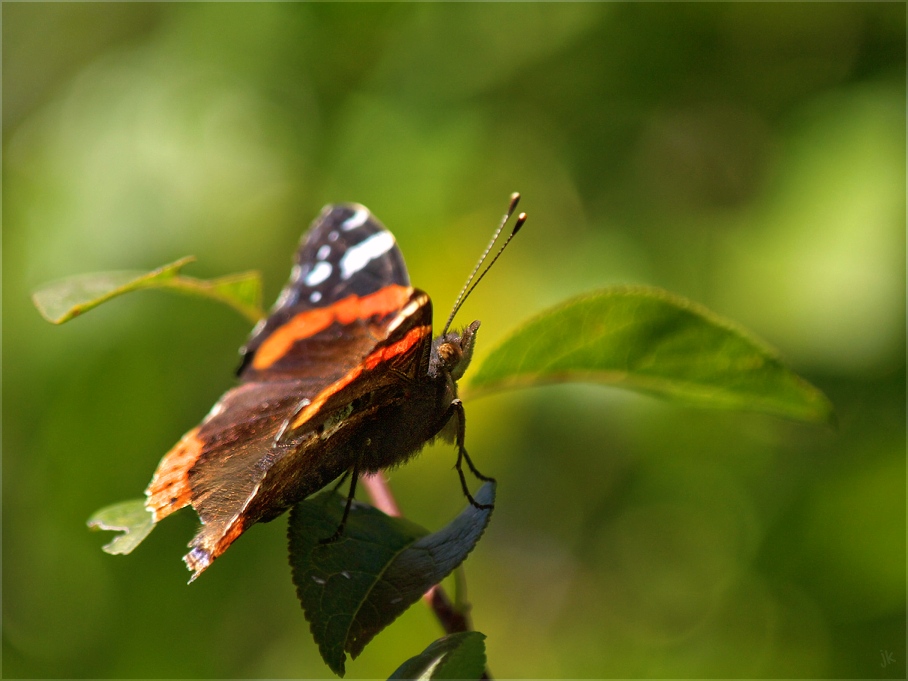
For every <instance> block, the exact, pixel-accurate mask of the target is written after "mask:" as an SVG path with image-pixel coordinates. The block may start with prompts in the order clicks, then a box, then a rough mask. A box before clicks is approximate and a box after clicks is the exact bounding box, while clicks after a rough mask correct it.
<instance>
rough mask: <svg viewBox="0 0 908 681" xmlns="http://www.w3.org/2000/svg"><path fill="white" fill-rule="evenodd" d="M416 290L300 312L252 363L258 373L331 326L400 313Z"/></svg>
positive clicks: (388, 290) (399, 289)
mask: <svg viewBox="0 0 908 681" xmlns="http://www.w3.org/2000/svg"><path fill="white" fill-rule="evenodd" d="M412 293H413V289H412V288H410V287H409V286H398V285H396V284H392V285H390V286H385V287H384V288H382V289H379V290H378V291H376V292H375V293H372V294H369V295H368V296H363V297H362V298H360V297H359V296H347V297H346V298H344V299H342V300H339V301H337V302H336V303H334V304H333V305H329V306H328V307H318V308H315V309H312V310H306V311H305V312H300V313H299V314H298V315H296V316H294V317H292V318H291V319H290V320H289V321H288V322H287V323H286V324H284V325H283V326H280V327H278V328H277V329H275V331H274V332H273V333H272V334H271V335H270V336H268V338H266V339H265V341H264V342H263V343H262V344H261V346H259V349H258V350H257V351H256V353H255V357H254V358H253V360H252V366H253V367H254V368H256V369H267V368H268V367H270V366H271V365H272V364H274V363H275V362H277V361H278V360H280V358H281V357H283V356H284V355H286V354H287V353H288V352H289V351H290V348H291V347H293V344H294V343H296V342H297V341H300V340H303V339H305V338H311V337H312V336H314V335H315V334H317V333H319V332H321V331H324V330H325V329H327V328H328V327H329V326H331V324H333V323H334V322H337V323H339V324H351V323H353V322H355V321H356V320H358V319H367V318H369V317H372V316H375V315H381V316H384V315H388V314H391V313H393V312H396V311H398V310H400V309H401V308H402V307H403V306H404V305H405V304H406V303H407V301H408V300H409V299H410V295H411V294H412Z"/></svg>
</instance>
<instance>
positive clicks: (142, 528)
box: [88, 498, 155, 554]
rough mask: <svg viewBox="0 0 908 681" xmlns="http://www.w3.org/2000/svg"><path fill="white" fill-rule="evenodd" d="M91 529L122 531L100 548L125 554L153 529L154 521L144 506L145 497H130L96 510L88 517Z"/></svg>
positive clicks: (108, 551)
mask: <svg viewBox="0 0 908 681" xmlns="http://www.w3.org/2000/svg"><path fill="white" fill-rule="evenodd" d="M88 526H89V527H90V528H91V529H93V530H112V531H114V532H122V533H123V534H120V535H117V536H116V537H114V538H113V540H112V541H111V542H110V543H109V544H105V545H104V546H103V547H102V548H103V549H104V550H105V551H106V552H107V553H113V554H126V553H130V552H132V550H133V549H134V548H136V547H137V546H138V545H139V544H141V543H142V540H144V539H145V537H147V536H148V534H149V533H150V532H151V531H152V530H153V529H154V526H155V522H154V519H153V518H152V516H151V513H149V512H148V510H147V509H146V508H145V499H144V498H143V499H130V500H129V501H122V502H120V503H119V504H113V505H112V506H107V507H105V508H102V509H101V510H100V511H97V512H96V513H95V514H94V515H93V516H92V517H91V518H89V519H88Z"/></svg>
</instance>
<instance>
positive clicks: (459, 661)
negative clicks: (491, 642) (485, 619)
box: [388, 631, 486, 679]
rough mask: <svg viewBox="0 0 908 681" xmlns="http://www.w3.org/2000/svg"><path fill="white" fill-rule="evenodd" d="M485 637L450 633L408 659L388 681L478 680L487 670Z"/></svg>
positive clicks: (469, 633) (473, 633)
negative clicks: (405, 680) (414, 680)
mask: <svg viewBox="0 0 908 681" xmlns="http://www.w3.org/2000/svg"><path fill="white" fill-rule="evenodd" d="M485 638H486V636H485V634H481V633H480V632H478V631H462V632H459V633H457V634H449V635H448V636H444V637H442V638H440V639H438V640H437V641H435V642H434V643H431V644H430V645H429V647H428V648H426V649H425V650H424V651H422V652H421V653H420V654H419V655H417V656H416V657H411V658H410V659H409V660H407V661H406V662H404V663H403V664H402V665H400V667H398V668H397V670H396V671H395V672H394V673H393V674H391V676H390V677H388V678H389V679H478V678H480V677H482V674H483V672H484V671H485V668H486V645H485V643H484V641H485Z"/></svg>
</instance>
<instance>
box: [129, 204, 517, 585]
mask: <svg viewBox="0 0 908 681" xmlns="http://www.w3.org/2000/svg"><path fill="white" fill-rule="evenodd" d="M518 200H519V195H518V194H514V195H512V197H511V203H510V205H509V208H508V211H507V214H506V215H505V217H504V219H503V220H502V222H501V225H500V226H499V228H498V230H497V231H496V233H495V237H494V238H493V239H492V242H491V243H490V244H489V247H488V248H487V249H486V252H485V253H484V254H483V257H482V258H481V259H480V261H479V263H478V264H477V266H476V268H475V269H474V270H473V273H472V274H471V275H470V278H469V279H468V281H467V284H466V285H465V286H464V289H463V290H462V291H461V295H460V296H459V297H458V299H457V302H456V303H455V305H454V308H453V310H452V312H451V315H450V317H449V318H448V323H447V324H446V325H445V328H444V330H443V331H442V333H441V334H439V335H438V336H437V337H435V338H433V334H432V301H431V299H430V298H429V296H428V295H427V294H426V293H425V292H423V291H421V290H419V289H417V288H414V287H412V286H411V285H410V280H409V275H408V273H407V268H406V265H405V264H404V259H403V255H402V254H401V252H400V249H399V248H398V246H397V243H396V241H395V239H394V236H393V235H392V234H391V232H390V231H388V230H387V229H386V228H385V227H384V226H383V225H382V224H381V223H380V222H379V221H378V220H377V219H376V218H375V216H374V215H372V213H371V212H370V211H369V210H368V209H367V208H365V207H364V206H362V205H359V204H337V205H329V206H326V207H325V208H324V209H323V210H322V212H321V214H320V215H319V216H318V217H317V218H316V219H315V221H314V222H313V223H312V225H311V227H310V228H309V230H308V232H307V233H306V234H305V235H304V237H303V240H302V242H301V244H300V247H299V249H298V250H297V253H296V258H295V264H294V265H293V268H292V271H291V273H290V280H289V281H288V283H287V284H286V285H285V286H284V288H283V290H282V291H281V293H280V295H279V297H278V299H277V301H276V302H275V304H274V306H273V307H272V309H271V312H270V314H269V316H268V317H267V318H266V319H264V320H263V321H261V322H259V323H258V324H257V325H256V327H255V328H254V329H253V330H252V333H251V335H250V337H249V340H248V341H247V343H246V344H245V345H244V346H243V347H242V348H241V350H240V352H241V354H242V357H243V359H242V363H241V365H240V367H239V369H238V371H237V374H238V377H239V385H237V386H236V387H234V388H232V389H230V390H228V391H227V392H226V393H225V394H224V395H223V396H222V397H221V398H220V399H219V400H218V401H217V403H216V404H215V405H214V407H213V408H212V409H211V411H210V412H209V413H208V415H207V416H206V417H205V418H204V419H203V420H202V422H201V423H200V424H199V425H198V426H196V427H195V428H193V429H192V430H190V431H189V432H188V433H186V434H185V435H184V436H183V437H182V439H181V440H180V441H179V442H178V443H177V444H176V445H175V446H174V447H173V448H172V449H171V450H170V451H169V452H168V453H167V454H166V455H165V456H164V458H163V459H162V460H161V462H160V464H159V465H158V467H157V470H156V471H155V473H154V476H153V477H152V480H151V483H150V484H149V485H148V488H147V490H146V502H145V506H146V508H147V509H148V511H149V512H150V513H151V514H152V517H153V519H154V521H155V522H158V521H159V520H161V519H163V518H165V517H167V516H168V515H170V514H171V513H173V512H174V511H177V510H179V509H181V508H183V507H185V506H192V508H193V509H194V510H195V511H196V513H197V514H198V516H199V518H200V519H201V522H202V526H201V528H200V529H199V531H198V533H197V534H196V535H195V537H194V538H193V539H192V541H191V542H190V544H189V547H190V551H189V553H188V554H186V556H185V557H184V558H183V560H184V561H185V562H186V565H187V567H188V568H189V569H190V570H192V572H193V575H192V578H191V579H190V582H191V581H193V580H195V579H196V578H197V577H198V576H199V575H200V574H201V573H202V572H203V571H204V570H205V569H206V568H208V567H209V566H210V565H211V563H212V562H213V561H214V560H215V559H216V558H217V557H218V556H220V555H221V554H223V553H224V551H226V550H227V548H228V547H229V546H230V545H231V544H232V543H233V542H234V541H235V540H236V539H237V538H238V537H239V536H240V535H241V534H242V533H243V532H245V531H246V530H247V529H248V528H249V527H250V526H252V525H253V524H255V523H257V522H267V521H269V520H272V519H274V518H276V517H277V516H279V515H281V514H282V513H283V512H284V511H286V510H287V509H289V508H290V507H291V506H293V505H294V504H296V503H298V502H299V501H301V500H303V499H305V498H306V497H308V496H309V495H311V494H313V493H314V492H317V491H318V490H320V489H322V488H323V487H325V486H326V485H327V484H328V483H330V482H331V481H333V480H335V479H337V478H339V477H341V476H343V475H345V474H346V475H350V476H351V485H350V492H349V494H348V501H347V506H346V508H345V511H344V516H343V518H344V519H343V520H342V521H341V524H340V526H339V527H338V530H337V532H336V533H335V535H334V536H333V537H329V538H325V541H331V540H334V539H336V538H337V537H339V536H341V534H342V532H343V529H344V524H345V522H346V519H347V514H348V513H349V510H350V504H351V501H352V499H353V495H354V492H355V487H356V481H357V479H358V477H359V475H360V474H364V473H374V472H377V471H380V470H383V469H386V468H389V467H393V466H396V465H398V464H401V463H403V462H405V461H407V460H408V459H409V458H411V457H413V456H414V455H416V454H417V453H418V452H419V451H420V450H421V449H422V448H423V446H425V445H426V444H427V443H429V442H431V441H433V440H435V439H436V438H437V437H442V438H444V439H446V440H448V441H452V442H453V443H454V444H455V446H456V448H457V464H456V469H457V472H458V475H459V477H460V483H461V486H462V489H463V491H464V494H465V495H466V496H467V498H468V500H469V501H470V503H472V504H473V505H474V506H480V505H479V504H477V502H476V501H475V500H474V499H473V497H472V495H471V494H470V491H469V488H468V486H467V482H466V478H465V476H464V472H463V468H462V465H463V463H464V462H466V464H467V466H468V468H469V469H470V471H471V472H472V473H473V475H475V476H476V477H477V478H478V479H480V480H491V479H492V478H487V477H485V476H484V475H482V474H481V473H480V472H479V471H478V470H477V469H476V467H475V466H474V465H473V463H472V461H471V459H470V457H469V455H468V454H467V451H466V448H465V446H464V438H465V425H466V419H465V415H464V408H463V404H462V403H461V401H460V399H459V398H458V396H457V381H458V380H459V379H460V378H461V377H462V376H463V374H464V372H465V371H466V369H467V367H468V366H469V364H470V360H471V358H472V356H473V348H474V345H475V342H476V333H477V330H478V329H479V322H478V321H474V322H473V323H472V324H469V325H468V326H466V327H465V328H463V329H462V330H461V331H459V332H458V331H449V327H450V325H451V322H452V321H453V318H454V315H455V314H456V312H457V310H458V309H459V308H460V306H461V305H462V304H463V301H464V300H465V299H466V297H467V296H468V295H469V293H470V292H471V291H472V288H473V287H475V285H476V284H477V283H479V280H480V279H482V277H483V276H484V275H485V273H486V272H487V271H488V268H489V267H491V265H492V264H493V263H494V262H495V260H496V259H497V257H498V255H500V254H501V252H502V251H503V250H504V246H506V245H507V243H508V242H510V239H511V238H513V236H514V235H515V234H516V233H517V231H518V230H519V229H520V226H522V224H523V222H524V221H525V220H526V214H525V213H521V214H520V215H519V216H518V218H517V221H516V225H515V227H514V228H513V230H512V232H511V235H510V236H509V237H508V239H507V240H506V241H505V243H504V246H502V247H501V250H499V251H498V254H497V255H496V256H495V258H493V260H492V262H491V263H490V264H489V265H488V267H486V269H485V270H484V271H483V272H482V274H481V275H479V277H478V278H476V273H477V272H478V271H479V268H480V266H481V265H482V263H483V261H484V260H485V259H486V256H487V255H488V254H489V252H490V251H491V249H492V246H493V245H494V243H495V242H496V240H497V238H498V236H499V234H500V233H501V230H502V229H503V228H504V226H505V224H506V223H507V221H508V220H509V219H510V217H511V215H512V214H513V212H514V209H515V208H516V206H517V201H518ZM471 282H473V286H472V287H470V283H471Z"/></svg>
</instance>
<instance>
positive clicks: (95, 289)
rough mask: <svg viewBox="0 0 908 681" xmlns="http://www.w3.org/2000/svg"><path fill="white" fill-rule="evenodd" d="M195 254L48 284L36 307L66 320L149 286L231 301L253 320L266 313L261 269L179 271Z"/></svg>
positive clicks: (50, 317) (49, 316) (34, 296)
mask: <svg viewBox="0 0 908 681" xmlns="http://www.w3.org/2000/svg"><path fill="white" fill-rule="evenodd" d="M194 260H195V258H194V257H192V256H187V257H185V258H180V259H179V260H177V261H176V262H172V263H170V264H169V265H163V266H162V267H159V268H158V269H156V270H152V271H151V272H137V271H129V272H96V273H94V274H80V275H77V276H75V277H69V278H67V279H62V280H60V281H57V282H53V283H51V284H47V285H45V286H43V287H41V288H40V289H38V290H37V291H35V292H34V293H33V294H32V300H33V301H34V303H35V307H37V308H38V311H39V312H40V313H41V315H42V316H43V317H44V318H45V319H46V320H47V321H49V322H51V323H53V324H62V323H63V322H67V321H69V320H70V319H72V318H74V317H78V316H79V315H81V314H83V313H85V312H87V311H88V310H91V309H92V308H95V307H97V306H98V305H100V304H101V303H104V302H106V301H108V300H110V299H112V298H116V297H117V296H120V295H123V294H124V293H129V292H130V291H138V290H141V289H147V288H170V289H174V290H176V291H180V292H182V293H190V294H194V295H201V296H205V297H208V298H213V299H215V300H218V301H220V302H222V303H226V304H227V305H230V306H231V307H233V308H234V309H236V310H237V311H238V312H240V314H242V315H244V316H245V317H246V318H248V319H250V320H251V321H258V320H259V319H260V318H261V317H262V315H263V312H262V309H261V298H262V282H261V277H260V275H259V273H258V272H243V273H241V274H233V275H229V276H226V277H221V278H218V279H211V280H208V281H206V280H204V279H194V278H192V277H184V276H181V275H180V274H179V272H180V270H181V269H182V268H183V266H184V265H186V264H187V263H190V262H193V261H194Z"/></svg>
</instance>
